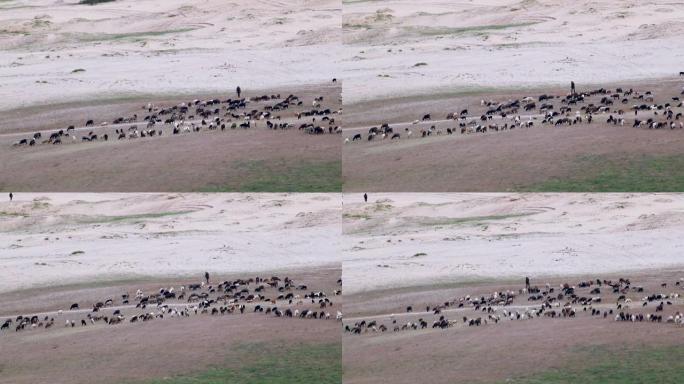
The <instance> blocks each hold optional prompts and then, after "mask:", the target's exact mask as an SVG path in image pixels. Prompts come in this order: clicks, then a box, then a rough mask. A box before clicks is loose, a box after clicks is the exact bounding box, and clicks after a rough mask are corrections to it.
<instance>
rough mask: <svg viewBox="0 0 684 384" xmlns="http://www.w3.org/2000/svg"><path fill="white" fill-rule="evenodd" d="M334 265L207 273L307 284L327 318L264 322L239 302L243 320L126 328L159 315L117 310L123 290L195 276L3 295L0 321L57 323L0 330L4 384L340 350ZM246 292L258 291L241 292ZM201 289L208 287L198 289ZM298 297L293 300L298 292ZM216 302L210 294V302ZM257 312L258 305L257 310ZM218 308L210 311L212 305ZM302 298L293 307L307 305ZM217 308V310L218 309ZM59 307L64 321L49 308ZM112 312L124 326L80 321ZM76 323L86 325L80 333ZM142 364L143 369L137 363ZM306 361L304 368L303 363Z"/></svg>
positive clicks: (154, 372) (150, 375) (148, 373)
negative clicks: (323, 298)
mask: <svg viewBox="0 0 684 384" xmlns="http://www.w3.org/2000/svg"><path fill="white" fill-rule="evenodd" d="M340 272H341V271H340V269H339V266H338V267H335V268H325V269H321V268H319V269H316V268H311V269H306V270H300V271H298V272H292V273H287V274H283V275H281V274H280V273H278V272H265V271H262V273H263V274H262V273H257V274H227V275H226V274H214V275H213V276H212V281H215V282H218V281H224V280H225V279H230V280H232V279H236V278H243V279H246V278H250V277H255V276H261V277H270V276H272V273H276V275H277V276H279V277H281V278H284V277H285V276H288V277H290V278H292V279H294V281H295V282H297V283H298V284H307V287H308V288H309V289H310V290H315V291H323V292H326V293H328V295H330V298H331V300H332V302H333V305H332V307H327V311H332V312H333V318H332V319H330V320H318V319H300V318H276V317H275V316H273V315H270V314H264V313H255V312H254V308H255V307H256V305H258V304H259V303H246V306H247V310H246V311H245V313H244V314H240V313H238V312H236V313H233V314H225V315H211V314H202V313H199V314H195V313H194V311H193V310H191V311H190V312H191V315H190V316H189V317H180V318H179V317H171V316H170V315H169V314H168V313H167V314H166V315H165V317H164V318H161V319H160V318H156V319H153V320H148V321H146V322H141V321H139V322H136V323H131V322H129V319H130V318H131V317H132V316H135V315H138V314H141V313H149V312H153V313H159V312H160V309H159V308H157V307H156V306H152V305H151V306H148V308H147V309H145V310H142V309H136V308H133V307H132V306H130V305H125V306H124V305H122V304H121V299H120V295H121V294H122V293H124V292H127V293H129V294H131V297H132V298H133V296H134V295H135V291H136V290H137V289H141V290H142V291H143V292H144V293H145V294H150V293H154V292H157V291H158V289H159V288H160V287H164V288H165V289H169V287H175V288H176V292H177V293H180V292H181V291H180V286H181V285H185V286H187V284H189V283H198V282H199V280H201V279H202V277H201V275H199V274H198V275H197V276H196V277H195V278H188V279H185V280H178V279H177V278H173V277H168V278H161V279H147V280H140V281H136V282H132V281H126V282H114V283H98V284H97V285H83V284H82V285H74V286H64V287H50V288H36V289H30V290H26V291H15V292H12V293H9V294H3V295H2V297H1V298H0V307H1V308H2V313H0V318H2V319H3V322H4V319H6V318H7V317H8V316H10V315H11V317H13V318H14V317H15V316H16V315H17V314H24V315H29V314H31V315H33V314H38V313H40V314H39V317H40V319H41V322H42V319H43V317H44V316H48V317H50V318H55V325H54V326H53V327H51V328H49V329H43V328H40V327H38V328H35V329H30V328H27V329H25V330H23V331H19V332H15V331H14V327H10V328H11V329H10V330H9V331H3V332H2V335H1V336H2V341H3V348H2V350H1V351H0V360H1V361H2V364H0V369H1V370H2V378H0V382H2V383H35V382H47V381H49V382H54V383H92V382H94V381H97V382H100V383H120V382H124V381H125V382H131V381H136V382H137V381H138V380H145V379H161V378H168V377H172V376H175V375H192V374H194V373H199V372H204V371H206V370H207V369H209V368H211V367H215V368H225V367H229V368H237V369H239V368H240V364H242V363H244V364H249V363H250V362H252V363H253V362H254V361H257V360H258V359H259V358H260V357H261V356H263V355H265V354H269V353H274V352H277V351H278V350H280V349H284V350H287V348H297V347H301V346H305V347H309V348H310V347H313V346H318V345H334V344H337V343H340V332H339V327H340V325H339V322H337V321H335V319H334V314H335V312H336V310H339V309H341V296H333V295H332V291H333V290H334V289H339V286H338V284H337V283H336V280H337V279H338V278H339V276H340ZM245 287H248V288H249V289H250V290H253V289H254V288H255V287H256V285H254V284H253V283H252V284H251V285H247V286H245ZM203 290H205V291H206V288H205V289H203ZM301 292H302V291H298V292H296V293H301ZM263 294H264V295H265V296H267V297H269V298H275V296H276V295H277V292H276V291H275V289H274V288H269V289H267V290H266V291H263ZM212 297H213V295H212ZM106 298H113V299H114V306H113V307H106V308H104V309H102V310H100V311H99V312H97V313H92V312H91V311H90V309H89V308H90V307H91V306H92V305H93V304H94V303H96V302H98V301H102V300H105V299H106ZM73 302H78V303H79V304H80V305H81V308H85V309H82V310H80V311H69V310H68V307H69V306H70V305H71V303H73ZM165 304H168V305H169V306H171V307H173V308H176V309H178V310H180V309H182V308H185V307H188V306H195V305H196V303H187V302H185V301H184V300H173V299H170V300H167V301H166V303H165ZM261 305H264V304H263V303H261ZM214 306H216V305H214ZM278 306H280V307H281V308H282V309H283V310H284V309H285V307H290V306H289V305H288V304H287V303H286V301H282V300H281V301H279V302H278ZM309 306H310V304H308V303H307V301H306V300H305V302H304V303H302V304H294V305H292V306H291V307H292V308H293V309H297V308H299V309H300V310H301V309H303V308H307V307H309ZM216 307H218V306H216ZM58 309H63V310H64V312H63V313H61V314H58V313H56V310H58ZM115 309H119V310H120V311H121V314H122V316H124V317H125V320H124V321H123V322H122V323H121V324H117V325H107V324H104V323H103V321H102V320H100V321H98V322H95V323H94V324H91V323H90V321H88V320H87V319H86V315H88V314H92V315H93V316H97V315H103V316H109V317H111V316H112V313H113V311H114V310H115ZM80 319H86V321H87V324H88V325H87V326H82V325H81V323H80ZM66 320H71V321H76V322H77V326H75V327H65V326H64V323H65V321H66ZM142 356H144V362H141V360H140V359H141V357H142ZM303 363H304V362H303Z"/></svg>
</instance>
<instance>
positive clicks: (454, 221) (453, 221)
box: [415, 212, 536, 226]
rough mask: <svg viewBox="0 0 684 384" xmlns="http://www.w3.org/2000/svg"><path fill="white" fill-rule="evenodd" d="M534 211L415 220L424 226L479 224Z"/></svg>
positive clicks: (531, 213) (521, 215)
mask: <svg viewBox="0 0 684 384" xmlns="http://www.w3.org/2000/svg"><path fill="white" fill-rule="evenodd" d="M534 214H536V212H527V213H512V214H509V215H491V216H472V217H419V218H416V219H415V221H416V222H417V223H418V224H420V225H425V226H440V225H460V224H475V225H479V224H482V223H483V222H486V221H494V220H506V219H511V218H516V217H525V216H530V215H534Z"/></svg>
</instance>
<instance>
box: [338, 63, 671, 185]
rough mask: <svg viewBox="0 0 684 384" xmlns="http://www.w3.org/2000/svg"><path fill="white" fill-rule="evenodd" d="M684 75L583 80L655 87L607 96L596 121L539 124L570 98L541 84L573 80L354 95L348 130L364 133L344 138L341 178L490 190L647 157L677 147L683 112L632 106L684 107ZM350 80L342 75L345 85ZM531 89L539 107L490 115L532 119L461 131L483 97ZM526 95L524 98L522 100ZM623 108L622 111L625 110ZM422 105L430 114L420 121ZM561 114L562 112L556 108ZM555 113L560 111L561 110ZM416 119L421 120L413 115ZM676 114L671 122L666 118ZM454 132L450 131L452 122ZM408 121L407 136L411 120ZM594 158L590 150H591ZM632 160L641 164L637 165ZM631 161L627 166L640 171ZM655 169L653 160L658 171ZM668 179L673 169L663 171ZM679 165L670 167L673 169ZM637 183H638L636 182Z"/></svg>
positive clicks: (509, 96) (587, 173) (518, 95)
mask: <svg viewBox="0 0 684 384" xmlns="http://www.w3.org/2000/svg"><path fill="white" fill-rule="evenodd" d="M683 84H684V83H683V82H682V80H681V79H680V78H673V77H670V78H668V79H666V80H664V81H659V82H654V81H639V82H620V83H613V84H610V85H607V84H598V85H597V84H585V83H578V84H577V90H578V92H589V91H592V90H596V89H599V88H601V87H605V88H606V89H611V90H613V91H614V90H615V89H617V88H622V89H623V91H626V90H628V89H630V88H631V89H633V90H634V91H635V92H640V94H641V95H642V96H643V95H644V94H645V93H646V92H648V91H650V92H652V94H653V96H654V98H653V101H649V102H646V101H644V100H639V99H634V98H633V97H638V96H636V94H633V95H631V96H627V97H626V98H627V103H626V104H623V103H622V102H621V99H620V100H615V103H614V104H613V105H612V106H610V111H609V112H606V113H603V112H601V113H598V114H593V122H592V123H591V124H587V123H586V117H587V116H586V113H585V112H584V111H582V112H581V116H582V117H583V118H584V123H582V124H576V125H573V126H568V125H561V126H554V125H553V124H544V125H542V124H541V120H542V119H543V114H540V111H539V107H540V106H541V104H543V103H547V104H551V105H553V106H554V109H553V111H555V112H559V111H560V109H561V107H563V106H566V107H567V105H564V104H562V103H561V102H560V99H558V98H556V99H553V100H550V101H546V102H539V101H537V99H538V96H539V95H542V94H547V95H554V96H559V97H561V98H562V97H565V95H566V94H567V93H568V92H569V87H567V88H566V87H563V88H559V87H547V88H534V89H528V88H524V87H523V88H519V89H517V90H516V91H512V90H511V91H491V92H475V93H472V94H471V93H468V92H464V93H462V94H458V93H456V94H443V95H432V96H426V97H408V98H401V99H395V100H393V101H391V102H388V101H384V100H376V101H373V102H368V103H364V104H355V105H351V106H349V107H347V108H346V110H345V126H344V137H345V138H347V139H349V138H353V136H354V135H356V134H361V135H362V139H361V140H360V141H353V142H349V143H346V144H345V145H344V146H343V149H342V151H343V153H342V157H343V179H344V190H345V191H400V192H404V191H406V192H421V191H422V192H443V191H449V192H452V191H453V192H490V191H511V190H520V189H522V190H525V189H526V188H530V187H534V186H536V185H540V184H543V183H545V182H548V181H550V180H567V179H574V178H579V179H582V178H584V177H593V176H594V174H593V173H592V172H598V171H597V170H598V169H601V166H602V164H601V163H600V162H601V161H605V162H606V163H610V164H617V165H614V167H616V168H617V169H622V168H621V167H623V168H624V169H627V167H629V166H630V162H634V161H636V162H637V163H638V162H639V161H642V160H641V159H642V158H644V157H645V158H651V157H656V158H657V157H661V158H664V157H667V156H678V155H679V154H680V153H681V149H682V148H683V147H684V133H683V132H684V130H682V129H680V124H679V123H680V122H682V119H681V118H679V120H677V121H676V126H677V127H676V129H674V130H671V129H669V128H668V129H660V130H650V129H646V128H643V127H642V128H640V129H637V128H632V124H633V123H634V120H635V118H636V119H640V120H642V121H645V120H647V119H648V118H654V119H655V120H656V121H665V117H664V116H663V114H662V111H661V112H660V113H659V114H658V115H655V114H654V112H653V111H643V112H639V114H638V115H637V116H635V115H634V113H633V112H632V111H631V108H632V106H633V105H641V104H649V105H652V104H660V105H664V104H665V103H669V104H670V105H671V106H672V110H673V112H674V113H675V114H677V113H681V112H683V111H684V109H682V108H681V107H677V105H678V104H679V101H673V100H672V98H673V97H676V98H679V97H681V91H682V85H683ZM346 89H347V83H345V92H346ZM524 97H533V98H534V100H535V102H536V109H534V110H532V111H529V112H528V111H524V110H523V109H522V108H521V109H520V110H519V111H518V113H517V114H514V115H512V114H510V113H509V115H508V116H507V117H506V119H502V118H501V117H500V116H499V115H498V114H497V115H496V116H495V117H494V118H493V119H492V120H489V121H487V122H486V123H484V124H487V125H489V124H498V125H500V126H503V125H504V124H508V125H510V124H512V123H513V118H514V117H515V116H520V117H521V119H522V121H530V120H531V121H532V122H533V124H534V125H533V126H532V127H531V128H525V129H515V130H506V131H499V132H492V131H490V132H487V133H486V134H482V133H477V134H462V133H461V127H460V126H459V123H463V122H465V123H471V122H472V123H477V124H480V123H482V122H481V121H480V116H481V115H482V114H484V113H485V112H486V111H487V108H488V107H487V106H482V105H481V102H482V100H486V101H490V102H494V103H507V102H510V101H512V100H522V99H523V98H524ZM602 97H603V95H595V96H591V97H587V98H586V100H585V101H584V102H583V103H578V104H577V105H572V106H570V107H571V108H573V109H572V111H570V112H569V113H568V115H569V116H570V118H574V117H575V116H576V113H577V112H579V109H580V108H583V107H586V106H588V105H590V104H594V105H600V104H599V103H600V100H601V98H602ZM522 105H524V103H523V104H522ZM464 109H467V110H468V115H467V116H468V118H467V119H466V120H460V119H459V120H458V121H455V120H451V119H449V120H447V119H446V116H447V114H449V113H454V112H455V113H456V114H457V115H458V114H459V112H460V111H462V110H464ZM618 110H623V111H624V112H625V113H624V115H618V113H617V112H618ZM425 114H431V117H432V120H430V121H424V122H423V121H420V120H421V118H422V117H423V116H424V115H425ZM609 115H613V116H614V117H618V116H619V117H623V118H624V119H625V123H624V126H623V125H619V124H618V125H613V124H607V123H606V121H607V119H608V117H609ZM559 117H561V116H559ZM559 117H555V118H554V119H553V121H556V120H558V119H559ZM416 120H419V123H418V124H413V122H414V121H416ZM383 123H389V124H390V126H391V127H392V128H393V129H394V132H398V133H399V134H400V135H401V138H400V139H398V140H396V139H395V140H392V139H390V136H388V137H387V138H386V139H384V140H382V139H381V137H380V136H377V137H376V139H375V140H373V141H370V142H369V141H367V136H368V129H369V128H370V127H372V126H375V127H379V126H380V125H381V124H383ZM668 123H669V122H668ZM431 126H435V128H436V129H437V130H441V132H442V135H432V136H430V137H427V138H421V137H420V136H421V130H427V129H428V128H430V127H431ZM448 128H449V129H454V130H455V132H456V134H454V135H447V134H446V130H447V129H448ZM407 129H408V130H410V131H411V132H412V135H411V136H410V137H409V136H408V135H407V131H406V130H407ZM592 159H593V160H592ZM631 166H632V167H633V168H634V167H636V166H635V165H631ZM634 171H635V170H634V169H632V170H630V171H629V172H628V173H630V174H631V173H633V172H634ZM652 171H653V170H652V169H651V170H649V172H652ZM662 177H663V178H664V179H666V180H667V179H668V176H667V175H662ZM676 177H678V176H677V175H671V176H670V179H671V178H676ZM635 188H639V187H635Z"/></svg>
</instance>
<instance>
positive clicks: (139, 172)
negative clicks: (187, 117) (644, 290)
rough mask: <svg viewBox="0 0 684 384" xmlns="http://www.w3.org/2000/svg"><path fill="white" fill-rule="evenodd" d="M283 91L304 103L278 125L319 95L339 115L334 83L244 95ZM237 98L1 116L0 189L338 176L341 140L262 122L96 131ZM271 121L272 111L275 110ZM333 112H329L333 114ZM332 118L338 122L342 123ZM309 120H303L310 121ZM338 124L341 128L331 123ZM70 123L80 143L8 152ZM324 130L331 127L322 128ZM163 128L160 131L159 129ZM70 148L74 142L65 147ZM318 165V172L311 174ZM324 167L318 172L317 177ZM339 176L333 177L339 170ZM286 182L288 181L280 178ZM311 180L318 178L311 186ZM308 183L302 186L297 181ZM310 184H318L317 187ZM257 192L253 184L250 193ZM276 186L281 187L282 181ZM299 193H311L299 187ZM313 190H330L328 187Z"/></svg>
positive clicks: (205, 186)
mask: <svg viewBox="0 0 684 384" xmlns="http://www.w3.org/2000/svg"><path fill="white" fill-rule="evenodd" d="M276 93H280V94H281V96H282V97H283V98H284V97H286V96H287V95H288V94H290V93H292V94H295V95H297V96H299V97H300V98H301V100H302V101H303V105H302V106H301V107H298V108H294V109H290V110H286V111H284V112H283V113H282V117H283V119H282V122H285V121H289V122H293V123H295V124H296V125H297V126H298V125H299V124H301V123H303V122H304V121H305V118H302V120H301V121H298V120H297V119H296V118H295V117H293V116H294V114H295V112H299V111H301V110H309V109H311V103H312V101H313V99H314V98H315V97H317V96H323V97H324V100H323V102H322V104H321V107H322V108H330V109H331V110H332V111H337V110H338V109H340V108H341V100H340V97H341V87H340V86H338V85H330V84H327V85H318V86H302V87H301V88H299V89H272V90H245V93H244V95H245V96H247V97H250V96H259V95H263V94H269V95H270V94H276ZM202 96H204V97H206V98H216V97H220V98H221V99H225V98H228V97H234V94H233V91H230V92H226V94H225V95H217V94H215V95H194V96H183V97H177V96H174V97H170V96H165V97H156V98H145V99H134V100H113V101H111V102H103V101H97V102H94V103H88V102H85V103H75V104H74V103H72V104H63V105H52V106H40V107H35V108H23V109H19V110H14V111H10V112H6V113H3V118H2V122H1V123H0V124H1V125H2V128H0V147H2V148H4V149H3V150H1V151H0V163H1V164H3V172H2V173H1V174H0V189H1V190H5V191H32V192H41V191H61V192H68V191H79V192H104V191H109V192H111V191H117V192H131V191H135V192H155V191H167V192H170V191H200V190H210V191H231V190H242V189H244V188H249V187H245V186H248V185H250V184H251V183H255V182H263V183H264V184H266V186H265V187H263V188H265V189H268V188H269V183H274V182H273V181H272V180H271V179H276V180H277V179H278V178H279V177H280V178H285V179H288V178H294V180H285V181H284V182H285V183H291V184H295V185H296V184H297V182H298V181H301V180H297V178H300V179H303V180H308V181H310V180H309V179H311V178H314V179H315V177H314V176H311V175H307V173H310V172H312V169H314V170H315V169H319V172H327V171H329V172H328V173H330V172H332V173H333V174H332V176H329V175H328V176H327V177H328V178H329V179H331V180H335V179H338V178H339V176H337V174H335V172H339V167H337V166H335V164H339V162H340V145H339V136H338V135H335V134H328V133H327V132H326V133H325V134H323V135H308V134H305V133H303V132H302V131H299V130H298V129H296V128H294V129H289V130H285V131H283V130H278V131H272V130H269V129H268V128H267V127H266V125H265V122H264V121H261V122H260V125H258V126H257V128H252V129H249V130H243V129H239V128H238V129H235V130H231V129H226V131H225V132H221V131H220V130H216V131H208V130H206V129H204V130H202V131H201V132H199V133H194V132H192V133H185V134H180V135H171V130H172V128H171V126H170V125H165V126H164V127H163V131H164V135H163V136H162V137H146V138H138V139H124V140H120V141H119V140H116V138H115V136H114V135H115V132H114V131H115V129H117V128H126V129H127V128H128V127H129V126H130V125H132V124H121V125H116V126H115V125H108V126H106V127H102V126H99V124H100V122H103V121H107V122H109V123H110V124H111V122H112V121H113V120H114V119H116V118H117V117H120V116H131V115H132V114H134V113H137V114H138V116H139V117H140V118H139V120H138V123H137V125H138V126H139V127H140V129H142V128H144V124H141V123H140V121H142V117H144V116H145V115H146V113H145V112H146V111H145V110H143V107H144V106H145V105H147V103H148V102H152V103H154V104H155V105H161V106H166V107H170V106H173V105H176V104H179V103H181V102H188V101H191V100H193V99H196V98H198V99H201V98H202ZM267 103H268V104H274V103H275V101H268V102H258V103H251V104H249V105H248V106H247V109H248V110H251V109H252V108H258V109H260V110H261V109H262V108H263V106H264V105H267ZM274 114H275V113H274ZM337 116H338V115H331V117H337ZM88 119H93V120H95V122H96V123H95V127H88V128H86V127H84V125H85V122H86V120H88ZM339 120H340V119H338V120H337V121H339ZM306 121H309V120H306ZM336 124H337V125H340V124H339V123H337V122H336ZM69 125H75V126H76V131H75V134H74V136H76V137H77V140H74V141H73V142H68V143H67V142H64V143H63V144H62V145H51V144H38V145H36V146H34V147H27V146H24V147H12V144H13V143H15V142H17V141H18V140H21V139H24V138H28V137H29V136H30V135H32V134H33V133H35V132H42V135H43V139H45V138H46V136H48V135H49V133H50V132H54V131H56V130H58V129H66V128H67V127H68V126H69ZM323 125H324V126H326V127H327V124H325V122H324V124H323ZM157 128H159V125H157ZM91 130H92V131H93V132H94V133H95V134H98V135H99V136H100V137H102V136H103V135H104V134H105V133H107V134H108V135H109V138H110V139H109V140H108V141H106V142H105V141H102V140H100V141H97V142H82V141H81V136H83V135H87V133H88V132H90V131H91ZM70 141H71V140H70ZM317 167H318V168H317ZM320 169H322V170H320ZM335 169H337V171H335ZM283 175H284V176H283ZM314 181H315V180H314ZM302 182H304V181H302ZM314 184H315V183H314ZM254 188H257V189H258V188H259V187H258V186H257V187H252V188H251V189H254ZM274 188H276V189H277V188H278V184H276V186H275V187H274ZM303 188H304V189H306V188H307V186H304V187H303ZM310 188H318V189H326V188H331V187H330V185H322V186H320V185H319V186H314V187H310Z"/></svg>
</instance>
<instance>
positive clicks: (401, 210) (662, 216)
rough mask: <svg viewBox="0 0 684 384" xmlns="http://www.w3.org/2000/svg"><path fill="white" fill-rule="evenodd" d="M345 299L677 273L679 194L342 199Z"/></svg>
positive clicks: (681, 220) (681, 219)
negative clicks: (539, 280) (498, 283)
mask: <svg viewBox="0 0 684 384" xmlns="http://www.w3.org/2000/svg"><path fill="white" fill-rule="evenodd" d="M344 201H345V204H344V209H343V221H344V229H343V230H344V233H345V235H346V236H345V239H346V240H345V243H344V248H343V252H344V260H345V261H344V272H343V274H344V279H345V287H346V292H347V293H350V294H351V293H359V292H365V291H373V290H380V289H390V288H397V287H411V286H422V285H435V284H446V283H454V282H458V283H464V282H477V281H487V280H489V279H513V280H520V279H522V278H523V277H524V276H551V277H552V276H568V275H576V274H587V273H596V274H599V273H601V274H606V273H618V272H620V273H622V272H628V271H634V270H637V271H644V270H649V269H657V270H662V269H664V268H682V265H683V264H682V258H681V252H682V242H681V236H680V235H679V233H680V232H681V228H682V225H683V223H684V216H683V215H684V212H682V196H681V195H678V194H551V193H549V194H422V193H421V194H417V193H394V194H389V193H387V194H375V193H372V194H370V195H369V203H367V204H364V203H363V199H362V196H361V195H359V194H345V195H344Z"/></svg>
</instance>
